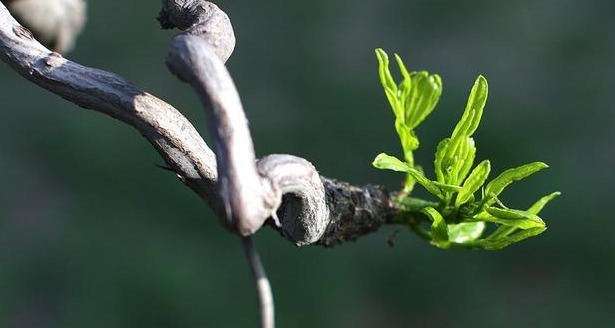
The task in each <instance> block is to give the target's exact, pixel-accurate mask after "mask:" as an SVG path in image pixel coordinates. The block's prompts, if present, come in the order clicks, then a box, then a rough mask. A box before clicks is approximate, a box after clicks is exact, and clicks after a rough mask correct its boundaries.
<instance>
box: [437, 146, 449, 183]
mask: <svg viewBox="0 0 615 328" xmlns="http://www.w3.org/2000/svg"><path fill="white" fill-rule="evenodd" d="M450 140H451V139H449V138H446V139H443V140H442V141H440V143H439V144H438V148H437V149H436V158H435V159H434V171H435V173H436V179H437V181H438V182H440V183H446V178H445V172H446V170H445V167H444V163H443V162H444V156H446V150H447V149H448V144H449V142H450Z"/></svg>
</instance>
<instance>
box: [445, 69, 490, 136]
mask: <svg viewBox="0 0 615 328" xmlns="http://www.w3.org/2000/svg"><path fill="white" fill-rule="evenodd" d="M488 89H489V88H488V85H487V80H486V79H485V78H484V77H483V76H482V75H479V76H478V78H477V79H476V82H474V86H473V87H472V91H470V96H469V97H468V103H467V105H466V109H465V111H464V112H463V116H462V117H461V120H459V123H457V126H455V130H454V131H453V135H452V136H451V139H455V138H457V137H461V136H467V137H469V136H471V135H472V134H473V133H474V131H476V128H478V124H479V123H480V119H481V117H482V116H483V108H485V103H486V102H487V95H488Z"/></svg>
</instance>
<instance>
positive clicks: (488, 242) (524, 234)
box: [477, 227, 547, 250]
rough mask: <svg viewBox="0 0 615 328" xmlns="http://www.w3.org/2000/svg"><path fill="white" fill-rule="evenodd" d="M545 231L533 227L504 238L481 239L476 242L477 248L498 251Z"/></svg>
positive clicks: (543, 228) (541, 228)
mask: <svg viewBox="0 0 615 328" xmlns="http://www.w3.org/2000/svg"><path fill="white" fill-rule="evenodd" d="M545 230H547V228H546V227H535V228H530V229H526V230H519V231H518V232H516V233H514V234H511V235H507V236H505V237H501V238H497V239H491V238H487V239H482V240H479V241H478V242H477V246H478V247H481V248H484V249H486V250H498V249H502V248H504V247H506V246H509V245H511V244H514V243H518V242H520V241H522V240H524V239H527V238H530V237H534V236H537V235H539V234H541V233H543V232H544V231H545Z"/></svg>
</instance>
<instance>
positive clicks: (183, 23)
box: [158, 0, 235, 62]
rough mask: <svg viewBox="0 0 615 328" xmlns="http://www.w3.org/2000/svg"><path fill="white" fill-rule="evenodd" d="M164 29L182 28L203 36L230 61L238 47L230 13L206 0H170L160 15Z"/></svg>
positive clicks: (165, 2)
mask: <svg viewBox="0 0 615 328" xmlns="http://www.w3.org/2000/svg"><path fill="white" fill-rule="evenodd" d="M158 21H159V22H160V26H161V27H162V28H164V29H171V28H178V29H180V30H182V31H184V32H186V33H188V34H191V35H195V36H198V37H200V38H203V39H205V40H206V41H207V43H209V45H210V46H211V47H212V48H213V49H214V52H215V53H216V55H217V56H218V58H220V59H221V60H222V62H226V61H227V60H228V58H229V57H230V56H231V54H232V53H233V49H235V33H234V32H233V26H232V25H231V20H230V19H229V17H228V15H227V14H226V13H225V12H224V11H222V10H221V9H220V8H218V6H216V5H215V4H213V3H211V2H208V1H203V0H167V1H164V2H163V5H162V9H161V10H160V14H159V16H158Z"/></svg>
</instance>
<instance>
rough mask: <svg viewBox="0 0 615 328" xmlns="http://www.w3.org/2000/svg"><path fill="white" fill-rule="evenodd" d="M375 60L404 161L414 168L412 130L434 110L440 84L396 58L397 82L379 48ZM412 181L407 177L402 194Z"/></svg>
mask: <svg viewBox="0 0 615 328" xmlns="http://www.w3.org/2000/svg"><path fill="white" fill-rule="evenodd" d="M376 57H377V58H378V73H379V76H380V83H381V84H382V87H383V88H384V93H385V95H386V97H387V99H388V100H389V104H390V105H391V109H393V114H394V115H395V130H396V131H397V134H398V135H399V140H400V142H401V146H402V150H403V154H404V160H405V162H406V163H408V165H410V167H412V168H415V166H414V155H413V151H414V150H416V149H417V148H418V147H419V144H420V143H419V139H418V137H417V136H416V134H415V132H414V129H415V128H416V127H417V126H418V125H419V124H420V123H421V122H422V121H423V120H424V119H425V118H426V117H427V115H429V114H430V113H431V111H433V109H434V108H435V107H436V104H437V103H438V99H440V94H442V81H441V80H440V77H439V76H438V75H435V74H429V73H427V72H412V73H410V72H408V70H407V69H406V66H405V65H404V63H403V61H402V60H401V58H399V56H397V55H395V60H396V62H397V66H398V67H399V72H400V74H401V76H402V80H401V82H399V83H397V82H395V80H394V79H393V76H392V75H391V72H390V70H389V56H387V54H386V53H385V52H384V51H383V50H382V49H376ZM414 182H415V179H414V178H413V177H412V174H407V179H406V185H405V187H404V191H405V192H407V193H409V192H410V191H411V190H412V187H413V186H414Z"/></svg>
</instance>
